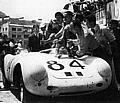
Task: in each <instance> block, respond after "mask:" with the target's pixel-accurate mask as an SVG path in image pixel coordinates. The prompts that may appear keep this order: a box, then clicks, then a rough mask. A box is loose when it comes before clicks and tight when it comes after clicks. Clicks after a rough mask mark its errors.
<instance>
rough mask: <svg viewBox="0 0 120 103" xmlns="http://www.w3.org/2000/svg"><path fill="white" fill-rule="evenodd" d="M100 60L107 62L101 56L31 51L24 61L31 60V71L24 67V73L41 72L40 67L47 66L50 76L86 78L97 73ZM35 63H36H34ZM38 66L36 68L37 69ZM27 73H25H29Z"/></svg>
mask: <svg viewBox="0 0 120 103" xmlns="http://www.w3.org/2000/svg"><path fill="white" fill-rule="evenodd" d="M99 61H102V62H105V61H104V60H102V59H101V58H97V57H92V56H84V57H82V58H69V57H68V56H67V55H63V56H62V57H61V58H58V57H56V56H55V55H52V54H45V53H39V52H38V53H29V54H28V55H26V56H25V57H23V62H24V64H25V62H27V63H28V62H29V64H28V65H29V67H30V68H28V69H29V71H28V70H27V69H24V71H26V72H24V73H27V74H28V73H33V72H39V68H36V66H39V67H41V66H42V67H45V69H46V71H47V74H48V76H49V77H50V76H53V77H55V78H58V79H66V78H68V79H70V78H83V77H84V78H85V77H87V78H88V77H91V76H93V75H96V73H97V72H98V71H97V64H98V63H99ZM33 64H34V65H33ZM25 65H26V64H25ZM35 68H36V69H35ZM27 74H25V75H27Z"/></svg>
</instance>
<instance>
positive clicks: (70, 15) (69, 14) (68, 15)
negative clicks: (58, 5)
mask: <svg viewBox="0 0 120 103" xmlns="http://www.w3.org/2000/svg"><path fill="white" fill-rule="evenodd" d="M73 16H74V15H73V12H71V11H66V12H64V18H65V23H66V24H70V22H71V21H72V20H73Z"/></svg>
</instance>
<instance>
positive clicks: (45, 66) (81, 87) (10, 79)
mask: <svg viewBox="0 0 120 103" xmlns="http://www.w3.org/2000/svg"><path fill="white" fill-rule="evenodd" d="M53 51H55V48H53V49H48V50H43V51H41V52H29V53H20V54H17V55H12V54H7V55H6V56H5V58H4V71H5V80H4V84H5V85H10V84H13V85H15V86H16V87H18V88H20V87H21V82H22V84H23V85H22V87H23V101H24V98H27V96H28V95H29V94H31V95H36V96H55V97H56V96H73V95H84V94H91V93H96V92H99V91H102V90H106V89H107V88H109V86H110V85H111V83H112V79H113V73H112V66H111V65H110V64H109V63H107V62H106V61H105V60H103V59H101V58H98V57H93V56H89V55H84V56H82V57H78V58H70V57H69V56H68V55H67V54H62V56H61V57H60V58H58V57H57V56H56V54H55V53H54V52H53ZM28 98H29V97H28ZM29 99H30V98H29Z"/></svg>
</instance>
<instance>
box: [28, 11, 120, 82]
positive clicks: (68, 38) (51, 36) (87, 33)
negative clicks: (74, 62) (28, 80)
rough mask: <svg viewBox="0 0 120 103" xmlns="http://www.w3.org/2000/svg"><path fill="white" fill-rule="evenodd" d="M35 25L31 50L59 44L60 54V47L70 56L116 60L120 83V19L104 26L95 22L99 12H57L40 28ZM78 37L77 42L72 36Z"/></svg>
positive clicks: (30, 40)
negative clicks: (119, 21)
mask: <svg viewBox="0 0 120 103" xmlns="http://www.w3.org/2000/svg"><path fill="white" fill-rule="evenodd" d="M40 29H41V30H42V31H43V32H42V33H39V26H37V25H36V26H33V32H32V35H31V36H30V37H29V40H28V41H29V42H28V50H29V51H32V52H36V51H40V50H44V49H49V48H56V50H57V55H60V53H61V51H60V50H61V48H62V49H64V50H66V51H67V53H68V56H69V57H74V56H77V57H81V56H83V55H86V54H87V55H92V56H97V57H100V58H103V59H105V60H106V61H107V62H109V63H110V62H111V61H112V60H114V66H115V72H116V75H117V81H118V82H119V83H120V75H119V71H120V70H119V67H120V65H119V64H120V63H119V62H120V47H119V46H120V29H119V24H118V21H117V20H111V21H110V22H109V24H108V26H105V27H104V28H101V27H100V26H99V25H98V24H96V16H95V14H92V13H91V12H88V13H86V15H83V14H81V13H80V12H76V13H73V12H71V11H65V12H63V13H62V12H56V13H55V19H54V20H51V21H50V23H49V24H48V25H44V26H43V27H41V28H40ZM75 39H76V40H77V41H76V42H77V45H75V43H73V42H72V40H75Z"/></svg>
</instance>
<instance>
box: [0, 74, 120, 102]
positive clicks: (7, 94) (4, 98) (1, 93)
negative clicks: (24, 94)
mask: <svg viewBox="0 0 120 103" xmlns="http://www.w3.org/2000/svg"><path fill="white" fill-rule="evenodd" d="M0 87H1V88H2V87H3V84H2V76H1V72H0ZM13 93H14V94H13ZM15 94H16V93H15V92H14V90H12V92H11V91H9V90H4V89H0V103H21V102H20V101H18V100H17V98H16V97H15ZM107 96H108V97H106V95H103V94H100V95H94V96H91V95H89V96H87V97H84V96H83V97H75V98H73V97H72V98H65V99H66V100H67V101H66V102H63V101H64V98H63V100H60V99H59V98H58V99H49V98H43V99H42V101H41V102H31V103H120V94H118V95H113V94H107ZM46 100H47V101H46ZM56 101H57V102H56ZM58 101H59V102H58ZM27 103H29V102H27Z"/></svg>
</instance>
